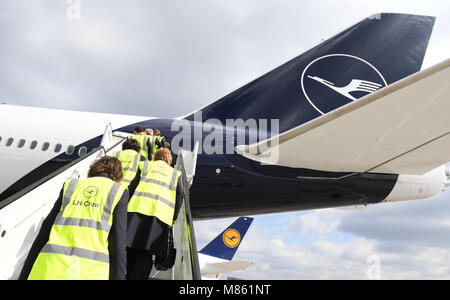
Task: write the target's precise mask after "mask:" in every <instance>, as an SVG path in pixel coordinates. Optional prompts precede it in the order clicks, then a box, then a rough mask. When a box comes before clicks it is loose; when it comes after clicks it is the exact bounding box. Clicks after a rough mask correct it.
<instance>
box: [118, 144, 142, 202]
mask: <svg viewBox="0 0 450 300" xmlns="http://www.w3.org/2000/svg"><path fill="white" fill-rule="evenodd" d="M140 150H141V145H140V144H139V142H138V141H137V140H135V139H127V140H126V141H125V142H123V144H122V151H117V152H115V153H114V154H113V157H115V158H117V159H118V160H120V163H121V164H122V173H123V178H122V180H121V181H120V183H121V184H123V185H125V186H126V187H127V188H128V191H129V193H130V197H131V196H133V193H134V190H135V189H136V187H137V185H138V183H139V179H140V178H141V173H142V170H143V169H144V168H147V166H148V161H147V159H146V158H145V157H144V156H143V155H142V154H140V153H139V152H140Z"/></svg>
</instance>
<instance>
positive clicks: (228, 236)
mask: <svg viewBox="0 0 450 300" xmlns="http://www.w3.org/2000/svg"><path fill="white" fill-rule="evenodd" d="M252 222H253V218H250V217H239V218H238V219H237V220H236V221H234V222H233V224H231V225H230V226H228V227H227V229H225V230H224V231H222V233H221V234H219V235H218V236H217V237H216V238H215V239H214V240H212V241H211V242H210V243H209V244H208V245H206V246H205V247H204V248H203V249H202V250H200V251H199V253H202V254H206V255H209V256H213V257H218V258H222V259H226V260H231V259H232V258H233V256H234V254H235V253H236V251H237V249H238V248H239V245H240V244H241V243H242V240H243V239H244V236H245V234H246V233H247V230H248V228H249V227H250V225H251V224H252Z"/></svg>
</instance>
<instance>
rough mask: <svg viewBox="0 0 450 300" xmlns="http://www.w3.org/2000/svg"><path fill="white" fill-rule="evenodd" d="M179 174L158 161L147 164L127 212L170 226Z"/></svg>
mask: <svg viewBox="0 0 450 300" xmlns="http://www.w3.org/2000/svg"><path fill="white" fill-rule="evenodd" d="M180 175H181V172H180V171H178V170H176V169H174V168H172V167H170V166H169V165H167V163H166V162H164V161H161V160H158V161H153V162H150V163H149V167H148V168H147V169H144V170H143V171H142V174H141V180H140V182H139V185H138V186H137V188H136V190H135V192H134V195H133V197H131V199H130V202H129V204H128V212H138V213H141V214H144V215H146V216H154V217H157V218H158V219H159V220H160V221H162V222H164V223H166V224H168V225H169V226H170V225H172V221H173V215H174V212H175V201H176V190H177V183H178V178H179V177H180Z"/></svg>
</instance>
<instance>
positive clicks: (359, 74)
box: [301, 54, 387, 115]
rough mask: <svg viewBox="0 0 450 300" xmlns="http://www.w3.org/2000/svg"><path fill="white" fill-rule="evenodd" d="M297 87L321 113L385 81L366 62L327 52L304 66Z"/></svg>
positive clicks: (377, 88)
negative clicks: (299, 83)
mask: <svg viewBox="0 0 450 300" xmlns="http://www.w3.org/2000/svg"><path fill="white" fill-rule="evenodd" d="M301 86H302V91H303V94H304V95H305V97H306V99H307V100H308V101H309V103H311V105H312V106H313V107H314V109H316V110H317V111H318V112H319V113H321V114H322V115H323V114H326V113H328V112H330V111H332V110H334V109H336V108H338V107H340V106H342V105H345V104H348V103H350V102H352V101H356V100H358V99H359V98H361V97H363V96H366V95H368V94H371V93H374V92H376V91H378V90H379V89H381V88H383V87H385V86H387V83H386V80H385V79H384V77H383V75H382V74H381V73H380V71H378V70H377V69H376V68H375V67H374V66H373V65H372V64H370V63H369V62H368V61H366V60H364V59H362V58H360V57H357V56H353V55H349V54H329V55H325V56H321V57H319V58H317V59H315V60H313V61H312V62H311V63H309V64H308V65H307V66H306V68H305V69H304V70H303V73H302V77H301Z"/></svg>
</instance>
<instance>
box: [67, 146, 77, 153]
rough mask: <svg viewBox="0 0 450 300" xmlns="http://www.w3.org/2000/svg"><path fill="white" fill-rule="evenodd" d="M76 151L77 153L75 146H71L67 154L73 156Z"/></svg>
mask: <svg viewBox="0 0 450 300" xmlns="http://www.w3.org/2000/svg"><path fill="white" fill-rule="evenodd" d="M74 151H75V146H74V145H69V146H68V147H67V150H66V154H67V155H72V154H73V152H74Z"/></svg>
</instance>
